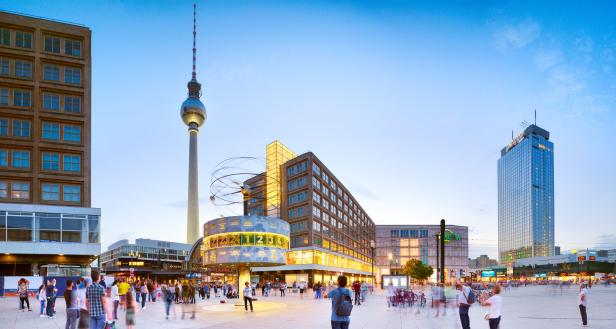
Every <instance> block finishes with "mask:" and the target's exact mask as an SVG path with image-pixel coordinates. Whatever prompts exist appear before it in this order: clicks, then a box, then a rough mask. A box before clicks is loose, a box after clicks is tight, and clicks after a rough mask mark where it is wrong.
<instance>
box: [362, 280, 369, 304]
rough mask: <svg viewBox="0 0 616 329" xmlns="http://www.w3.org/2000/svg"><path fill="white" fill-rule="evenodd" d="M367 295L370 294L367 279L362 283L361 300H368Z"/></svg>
mask: <svg viewBox="0 0 616 329" xmlns="http://www.w3.org/2000/svg"><path fill="white" fill-rule="evenodd" d="M366 295H368V283H367V282H366V281H364V282H362V283H361V301H362V302H365V301H366Z"/></svg>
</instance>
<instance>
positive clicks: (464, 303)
mask: <svg viewBox="0 0 616 329" xmlns="http://www.w3.org/2000/svg"><path fill="white" fill-rule="evenodd" d="M456 289H457V290H458V307H459V308H460V322H461V323H462V329H471V320H470V318H469V317H468V309H469V308H470V307H471V305H472V304H473V303H475V293H474V292H473V290H472V289H471V288H470V287H468V286H465V285H462V284H461V283H460V282H457V283H456Z"/></svg>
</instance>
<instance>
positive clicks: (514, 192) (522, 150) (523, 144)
mask: <svg viewBox="0 0 616 329" xmlns="http://www.w3.org/2000/svg"><path fill="white" fill-rule="evenodd" d="M549 139H550V133H549V132H548V131H546V130H544V129H542V128H540V127H538V126H536V125H530V126H529V127H528V128H526V129H525V130H524V132H522V133H521V134H520V135H518V136H517V137H516V138H514V139H513V141H511V143H509V144H508V145H507V146H505V147H504V148H503V149H502V151H501V157H500V159H499V160H498V254H499V261H500V262H501V263H505V264H506V263H512V262H514V261H515V260H516V259H521V258H528V257H537V256H553V255H554V144H553V143H552V142H550V140H549Z"/></svg>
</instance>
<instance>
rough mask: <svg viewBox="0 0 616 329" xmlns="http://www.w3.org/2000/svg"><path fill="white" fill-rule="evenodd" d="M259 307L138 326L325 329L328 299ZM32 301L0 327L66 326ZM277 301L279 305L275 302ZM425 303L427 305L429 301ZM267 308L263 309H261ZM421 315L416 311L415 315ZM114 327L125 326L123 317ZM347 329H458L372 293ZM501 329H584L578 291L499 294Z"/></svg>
mask: <svg viewBox="0 0 616 329" xmlns="http://www.w3.org/2000/svg"><path fill="white" fill-rule="evenodd" d="M258 298H259V301H257V302H255V306H257V305H259V306H260V308H261V309H256V310H255V312H254V313H250V312H248V313H247V312H244V310H243V308H239V307H235V306H232V305H229V304H227V305H223V304H220V303H219V301H218V300H216V301H199V302H198V303H197V305H196V310H197V313H196V319H195V320H190V319H189V316H186V319H185V320H182V319H181V318H180V314H181V313H180V312H181V310H182V307H181V305H175V312H176V314H177V316H176V317H175V318H172V319H170V320H165V318H164V310H163V303H162V302H160V301H158V302H156V303H148V304H147V307H146V309H145V310H143V311H140V312H138V313H137V326H136V328H149V329H152V328H154V329H161V328H177V329H184V328H186V329H191V328H224V329H234V328H242V329H243V328H254V329H259V328H263V329H265V328H267V329H272V328H294V329H301V328H329V327H330V324H329V316H330V301H329V300H314V299H312V298H308V297H305V298H304V299H300V298H299V296H298V295H297V294H290V295H289V296H288V297H286V298H284V299H282V298H280V297H279V296H278V297H275V296H271V297H266V298H261V297H258ZM32 302H34V303H33V304H34V310H33V311H32V312H21V311H18V310H17V304H18V299H17V298H14V297H11V298H2V299H0V328H1V329H35V328H36V329H57V328H64V323H65V317H64V301H63V300H62V299H60V298H59V299H58V302H57V318H56V319H46V318H39V316H38V305H36V303H35V302H36V301H35V300H32ZM279 303H280V304H279ZM428 305H429V302H428ZM263 308H266V309H263ZM614 310H616V287H593V288H592V289H591V290H590V293H589V306H588V315H589V325H588V326H587V328H606V329H607V328H616V312H615V311H614ZM418 311H419V312H418ZM484 313H485V308H483V307H481V306H478V305H475V306H473V307H471V311H470V316H471V327H472V328H488V324H487V321H485V320H483V315H484ZM118 322H119V325H118V326H117V328H125V325H124V323H123V322H124V314H123V313H121V315H120V320H119V321H118ZM350 328H353V329H355V328H362V329H398V328H405V329H406V328H461V327H460V325H459V321H458V316H457V310H456V309H448V310H447V315H445V316H440V317H438V318H437V317H435V316H434V311H433V309H431V308H430V307H429V306H427V307H426V308H424V309H420V310H418V309H408V308H407V309H404V310H398V309H389V310H388V309H387V304H386V298H385V295H384V293H383V292H381V291H378V292H375V294H374V295H372V296H369V298H368V300H367V301H366V302H365V303H364V304H362V305H361V306H358V307H355V309H354V310H353V316H352V318H351V326H350ZM501 328H502V329H508V328H511V329H518V328H523V329H547V328H559V329H569V328H582V326H581V321H580V319H579V311H578V308H577V287H575V286H574V287H572V288H570V289H567V288H565V289H564V290H563V291H562V295H561V292H560V291H556V294H555V295H554V294H553V293H552V291H551V290H550V288H548V287H527V288H524V287H521V288H514V289H512V290H511V291H504V292H503V317H502V321H501Z"/></svg>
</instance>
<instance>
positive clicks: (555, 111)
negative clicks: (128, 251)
mask: <svg viewBox="0 0 616 329" xmlns="http://www.w3.org/2000/svg"><path fill="white" fill-rule="evenodd" d="M0 8H2V9H5V10H11V11H17V12H22V13H28V14H32V15H38V16H44V17H48V18H54V19H60V20H67V21H72V22H78V23H82V24H85V25H87V26H89V27H90V28H91V29H92V31H93V45H92V51H93V55H92V61H93V109H92V112H93V132H92V136H93V144H92V145H93V163H92V168H93V206H96V207H100V208H102V211H103V219H104V222H103V223H104V224H103V233H102V234H103V246H104V247H106V246H107V245H108V244H109V243H111V242H113V241H115V240H117V239H120V238H136V237H150V238H157V239H166V240H172V241H183V240H184V238H185V216H186V215H185V200H186V189H187V188H186V186H187V168H188V166H187V159H188V135H187V132H186V127H185V126H184V125H183V123H182V121H181V119H180V117H179V106H180V104H181V103H182V101H183V100H184V99H185V97H186V82H187V81H188V80H189V79H190V66H191V62H190V61H191V50H190V49H191V42H192V41H191V37H192V35H191V29H192V2H191V1H165V2H157V1H133V2H128V1H127V2H120V1H93V2H75V1H53V2H49V1H19V2H17V1H0ZM615 13H616V8H615V5H613V4H610V2H607V1H606V2H593V4H592V6H590V5H586V6H585V5H583V4H582V2H580V3H575V2H567V1H565V2H556V1H543V2H540V3H538V4H537V3H536V2H532V1H531V2H522V1H511V2H497V1H489V2H473V3H471V2H460V1H455V2H429V3H424V2H394V1H380V2H358V1H347V2H329V1H305V2H299V1H297V2H290V1H263V2H260V1H198V26H199V27H198V29H199V34H198V64H197V65H198V77H199V80H200V81H201V82H202V83H203V85H204V97H203V98H202V99H203V101H204V103H205V105H206V107H207V108H208V116H209V117H208V121H207V123H206V124H205V126H204V127H203V128H202V129H201V133H200V137H199V143H200V144H199V152H200V154H199V156H200V159H199V160H200V163H199V170H200V175H201V182H200V189H201V196H202V198H203V199H204V201H203V202H202V204H201V221H202V222H204V221H206V220H208V219H211V218H213V217H216V215H217V213H218V212H217V210H216V209H214V208H213V207H212V206H211V205H210V203H209V201H207V191H208V190H209V178H210V173H211V172H212V169H213V168H214V167H215V165H216V164H217V163H218V162H219V161H221V160H223V159H226V158H229V157H233V156H263V155H264V148H265V145H266V144H267V143H268V142H270V141H272V140H274V139H279V140H280V141H282V142H283V143H285V144H286V145H287V146H289V147H290V148H292V149H293V150H295V151H296V152H298V153H301V152H304V151H308V150H310V151H313V152H314V153H315V154H316V155H317V156H318V157H319V158H320V159H321V160H322V161H323V162H324V163H325V164H326V165H327V166H328V167H329V168H330V169H331V170H332V171H333V172H334V173H335V174H336V176H337V177H338V178H339V179H340V180H341V181H342V182H344V183H345V185H346V186H347V188H349V189H350V191H351V192H352V193H353V194H354V195H355V196H356V198H357V199H358V200H359V201H360V203H361V204H362V205H363V206H364V208H365V209H366V210H367V212H368V213H369V215H370V216H371V217H372V218H373V220H374V221H375V222H376V223H377V224H394V223H437V222H438V220H439V219H440V218H446V219H447V220H448V222H450V223H452V224H459V225H468V226H469V228H470V235H471V239H472V240H471V248H470V254H471V256H476V255H478V254H480V253H488V254H489V255H491V256H493V257H495V256H496V246H497V244H496V243H497V176H496V161H497V159H498V157H499V152H500V149H501V148H502V147H503V146H504V145H505V144H507V143H508V142H509V140H510V138H511V130H514V131H515V133H516V134H517V133H518V132H520V131H521V130H522V127H520V122H521V121H523V120H526V121H529V122H531V121H532V118H533V110H534V109H537V112H538V124H539V125H540V126H542V127H543V128H545V129H547V130H549V131H550V132H551V139H552V141H553V142H554V144H555V177H556V183H555V189H556V243H557V245H561V246H562V247H563V249H571V248H585V247H593V246H601V247H608V246H610V245H611V246H613V247H616V224H615V223H616V215H615V214H616V202H614V201H615V200H616V187H615V185H616V184H615V183H616V173H615V170H614V168H615V167H616V152H615V151H616V138H615V137H614V128H616V108H615V107H616V105H615V104H616V14H615Z"/></svg>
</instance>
